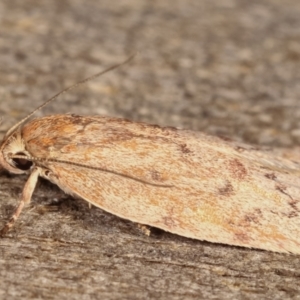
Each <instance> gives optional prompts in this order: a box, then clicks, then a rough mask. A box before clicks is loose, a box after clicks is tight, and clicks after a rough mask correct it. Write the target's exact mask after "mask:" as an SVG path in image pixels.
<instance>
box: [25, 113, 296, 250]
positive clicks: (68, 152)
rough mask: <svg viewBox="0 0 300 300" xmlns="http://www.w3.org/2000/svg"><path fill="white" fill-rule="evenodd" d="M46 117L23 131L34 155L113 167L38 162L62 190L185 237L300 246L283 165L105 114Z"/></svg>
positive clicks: (288, 167)
mask: <svg viewBox="0 0 300 300" xmlns="http://www.w3.org/2000/svg"><path fill="white" fill-rule="evenodd" d="M47 118H48V119H47ZM47 118H42V119H37V120H34V121H32V122H30V123H28V124H27V125H26V126H25V127H24V128H23V136H24V137H26V138H25V140H26V147H27V149H28V151H29V152H30V153H31V154H32V155H33V156H36V157H40V156H42V157H44V158H53V159H60V160H65V161H70V162H74V163H83V164H85V165H87V166H92V167H97V168H102V169H106V170H110V171H113V172H116V173H119V174H122V175H117V174H113V173H110V172H105V171H101V170H94V169H91V168H87V167H78V166H75V165H72V164H64V163H56V162H53V163H51V162H49V163H45V165H44V166H45V167H47V168H49V169H50V170H51V171H52V173H53V174H54V176H53V178H52V179H51V180H52V181H53V182H54V183H56V184H57V185H58V186H60V187H61V188H62V189H63V190H65V191H66V192H68V193H71V194H76V195H78V196H80V197H82V198H83V199H85V200H87V201H89V202H90V203H92V204H94V205H95V206H98V207H100V208H102V209H104V210H106V211H108V212H111V213H113V214H115V215H118V216H120V217H122V218H125V219H129V220H131V221H135V222H138V223H143V224H147V225H151V226H154V227H158V228H162V229H164V230H166V231H170V232H173V233H177V234H180V235H183V236H186V237H192V238H196V239H200V240H207V241H211V242H218V243H225V244H231V245H240V246H244V247H254V248H263V249H268V250H273V251H280V252H284V251H291V252H294V253H300V244H299V241H300V217H299V211H300V210H299V209H300V207H299V202H300V201H299V199H298V198H297V197H298V195H299V189H300V188H299V187H300V179H298V178H299V176H295V175H293V176H292V175H291V176H290V175H286V173H287V172H289V173H290V174H291V173H292V172H294V173H295V172H298V173H299V171H297V169H296V166H295V165H294V164H293V163H292V162H290V163H289V162H287V161H285V160H284V159H277V158H275V157H272V155H270V154H264V153H263V152H257V151H256V150H255V149H251V148H248V146H243V147H240V146H237V145H235V144H234V143H232V144H230V143H226V142H224V141H221V140H219V139H217V138H213V137H208V136H206V135H203V134H200V133H199V134H198V133H193V132H188V131H180V130H174V129H170V128H160V127H157V126H151V125H145V124H141V123H132V122H129V121H125V120H120V119H111V118H97V117H95V118H89V117H78V116H70V115H68V116H65V115H64V116H51V117H47ZM51 118H55V122H54V120H53V119H51ZM49 121H50V122H49ZM51 122H52V123H51ZM49 124H50V125H49ZM32 129H35V130H36V131H37V133H36V135H35V136H33V135H32V134H30V139H29V137H28V136H29V135H28V134H27V132H29V130H31V132H32ZM40 130H43V131H45V132H48V131H49V132H52V134H50V135H49V134H48V135H45V136H43V135H41V134H38V131H40ZM40 133H41V132H40ZM26 134H27V135H26ZM135 179H137V180H135Z"/></svg>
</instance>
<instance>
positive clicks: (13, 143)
mask: <svg viewBox="0 0 300 300" xmlns="http://www.w3.org/2000/svg"><path fill="white" fill-rule="evenodd" d="M30 158H31V156H30V153H28V151H26V149H25V144H24V141H23V139H22V136H21V132H20V131H19V130H18V131H15V132H14V133H12V134H11V135H8V136H5V137H4V139H3V141H2V143H1V146H0V165H1V166H2V167H3V168H4V169H6V170H7V171H9V172H11V173H15V174H23V173H27V172H28V171H29V170H30V169H31V168H32V166H33V162H32V160H30Z"/></svg>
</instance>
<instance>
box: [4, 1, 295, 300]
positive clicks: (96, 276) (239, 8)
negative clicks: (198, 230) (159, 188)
mask: <svg viewBox="0 0 300 300" xmlns="http://www.w3.org/2000/svg"><path fill="white" fill-rule="evenodd" d="M299 15H300V3H299V1H298V0H287V1H279V0H264V1H246V0H244V1H242V0H241V1H237V0H236V1H234V0H224V1H217V0H213V1H211V0H203V1H197V0H185V1H179V0H178V1H174V0H166V1H150V0H149V1H137V0H128V1H120V2H113V1H92V0H88V1H83V0H76V1H61V0H60V1H59V0H56V1H33V0H32V1H30V0H28V1H2V2H1V3H0V16H1V21H0V22H1V23H0V33H1V35H0V66H1V67H0V95H1V97H0V115H1V116H2V118H3V122H2V124H1V127H0V130H1V132H2V133H3V134H4V132H5V130H6V129H8V128H9V127H10V126H11V125H12V124H14V123H15V122H16V121H17V120H19V119H21V118H22V117H23V116H25V115H26V114H27V113H28V112H29V111H31V110H32V109H34V108H35V107H36V106H37V105H39V104H41V103H42V102H43V101H44V100H45V99H47V98H49V97H50V96H52V95H53V94H55V93H56V92H58V91H60V90H61V89H62V88H63V87H65V86H67V85H70V84H72V83H74V82H76V81H78V80H80V79H82V78H84V77H86V76H88V75H91V74H93V73H95V72H97V71H99V70H101V69H103V68H104V67H107V66H109V65H111V64H114V63H116V62H120V61H122V60H123V59H124V58H126V57H127V56H129V55H130V54H132V53H134V52H136V51H139V56H138V57H137V58H136V59H135V60H134V62H133V63H131V64H130V65H127V66H124V67H122V68H121V69H119V70H117V71H115V72H113V73H110V74H107V75H105V77H103V78H101V79H98V80H95V81H93V82H91V83H89V84H88V85H87V86H85V87H81V88H79V89H77V90H76V91H73V92H71V93H70V94H68V95H65V96H63V97H61V98H60V99H59V100H58V101H57V102H56V103H53V105H51V106H49V107H48V108H46V109H44V110H43V111H42V112H40V113H39V114H38V115H39V116H40V115H46V114H53V113H67V112H73V113H77V114H102V115H111V116H121V117H126V118H130V119H133V120H137V121H146V122H150V123H157V124H160V125H170V126H177V127H184V128H189V129H193V130H201V131H205V132H208V133H210V134H214V135H221V136H228V137H230V138H234V139H237V140H242V141H245V142H248V143H253V144H256V145H263V146H268V147H271V148H274V149H277V148H279V147H283V146H284V147H293V146H297V145H299V141H300V130H299V128H300V126H299V120H300V119H299V115H300V107H299V99H300V85H299V79H300V72H299V69H300V18H299ZM25 180H26V176H12V175H9V174H7V173H5V172H2V173H1V176H0V186H1V188H0V198H1V199H0V201H1V205H0V218H1V221H2V223H4V221H5V220H7V218H8V217H9V216H10V214H11V213H12V211H13V209H14V207H15V205H16V203H17V199H18V196H19V195H20V192H21V191H22V188H23V186H24V183H25ZM298 265H299V256H296V255H286V254H277V253H271V252H266V251H259V250H249V249H243V248H238V247H232V246H225V245H218V244H211V243H207V242H200V241H194V240H191V239H186V238H183V237H179V236H175V235H172V234H169V233H165V232H160V231H154V233H153V234H152V236H150V237H147V236H145V235H143V234H142V233H141V232H140V231H139V230H138V229H137V227H136V225H135V224H132V223H131V222H129V221H125V220H121V219H119V218H117V217H114V216H112V215H109V214H107V213H105V212H102V211H101V210H100V209H96V208H92V209H89V208H88V205H87V204H86V202H84V201H82V200H80V199H73V198H72V197H70V196H68V195H65V194H64V193H63V192H61V191H60V190H59V189H58V188H57V187H55V186H53V185H51V184H50V183H48V182H46V181H40V184H39V185H38V187H37V190H36V192H35V194H34V197H33V203H32V205H31V206H30V207H29V208H27V209H26V210H25V211H24V213H23V214H22V215H21V218H20V220H19V222H18V223H17V226H16V227H15V229H14V230H13V231H11V232H10V233H9V234H8V235H7V237H5V238H4V239H1V240H0V274H1V275H0V276H1V277H0V278H1V280H0V298H1V299H2V298H3V299H20V298H22V299H201V298H203V299H291V298H292V299H298V298H299V299H300V288H299V271H298Z"/></svg>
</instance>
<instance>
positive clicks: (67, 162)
mask: <svg viewBox="0 0 300 300" xmlns="http://www.w3.org/2000/svg"><path fill="white" fill-rule="evenodd" d="M9 158H11V159H14V158H19V159H26V160H29V161H32V162H44V163H47V162H55V163H60V164H67V165H72V166H76V167H80V168H86V169H90V170H96V171H101V172H106V173H111V174H114V175H118V176H121V177H124V178H128V179H131V180H134V181H137V182H140V183H143V184H148V185H153V186H157V187H164V188H170V187H173V186H172V185H164V184H156V183H151V182H147V181H145V180H142V179H138V178H136V177H132V176H130V175H126V174H122V173H119V172H116V171H113V170H108V169H105V168H99V167H93V166H89V165H85V164H80V163H76V162H73V161H68V160H60V159H55V158H48V159H45V158H40V157H28V156H25V155H9Z"/></svg>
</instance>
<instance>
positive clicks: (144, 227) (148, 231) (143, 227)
mask: <svg viewBox="0 0 300 300" xmlns="http://www.w3.org/2000/svg"><path fill="white" fill-rule="evenodd" d="M137 227H138V229H139V230H140V231H141V232H142V233H143V234H145V235H147V236H150V234H151V228H150V226H147V225H144V224H140V223H137Z"/></svg>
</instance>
